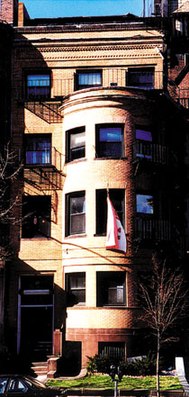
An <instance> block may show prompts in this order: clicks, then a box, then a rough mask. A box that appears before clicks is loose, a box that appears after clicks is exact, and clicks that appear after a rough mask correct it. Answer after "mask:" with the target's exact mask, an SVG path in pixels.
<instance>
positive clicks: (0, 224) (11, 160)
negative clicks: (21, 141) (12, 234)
mask: <svg viewBox="0 0 189 397" xmlns="http://www.w3.org/2000/svg"><path fill="white" fill-rule="evenodd" d="M21 168H22V166H21V164H19V160H18V155H17V154H16V153H15V152H14V151H11V149H10V144H7V145H5V146H3V148H1V150H0V260H4V259H5V258H6V257H7V256H9V255H10V252H11V249H10V246H11V244H10V241H9V239H8V227H10V225H13V224H15V223H16V222H18V211H17V209H18V206H19V187H18V180H17V178H18V175H19V173H20V170H21ZM16 181H17V183H16ZM14 183H16V186H17V187H16V189H15V188H14Z"/></svg>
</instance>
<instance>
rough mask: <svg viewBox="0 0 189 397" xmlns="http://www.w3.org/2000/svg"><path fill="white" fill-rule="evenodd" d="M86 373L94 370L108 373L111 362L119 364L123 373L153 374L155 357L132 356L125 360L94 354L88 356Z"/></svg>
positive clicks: (91, 372) (135, 374)
mask: <svg viewBox="0 0 189 397" xmlns="http://www.w3.org/2000/svg"><path fill="white" fill-rule="evenodd" d="M88 360H89V361H88V364H87V373H88V375H91V374H94V373H95V372H100V373H106V374H107V373H108V374H110V366H111V365H112V364H114V365H116V366H119V369H120V370H121V372H122V373H123V375H132V376H141V375H143V376H144V375H154V374H155V370H156V363H155V358H154V357H153V355H151V354H149V355H148V356H142V357H139V358H137V357H136V358H132V359H128V360H126V361H117V360H111V359H110V358H109V357H107V356H100V355H97V354H96V355H95V356H93V357H88Z"/></svg>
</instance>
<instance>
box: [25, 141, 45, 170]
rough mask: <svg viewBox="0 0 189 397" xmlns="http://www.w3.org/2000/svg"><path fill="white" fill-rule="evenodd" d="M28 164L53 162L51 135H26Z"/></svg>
mask: <svg viewBox="0 0 189 397" xmlns="http://www.w3.org/2000/svg"><path fill="white" fill-rule="evenodd" d="M25 142H26V143H25V147H26V164H27V165H29V164H33V165H34V164H36V165H37V164H38V165H48V164H51V135H50V134H49V135H41V134H37V135H33V134H32V135H26V136H25Z"/></svg>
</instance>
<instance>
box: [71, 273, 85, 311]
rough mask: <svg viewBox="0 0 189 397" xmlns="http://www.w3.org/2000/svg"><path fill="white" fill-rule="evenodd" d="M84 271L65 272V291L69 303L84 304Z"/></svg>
mask: <svg viewBox="0 0 189 397" xmlns="http://www.w3.org/2000/svg"><path fill="white" fill-rule="evenodd" d="M85 288H86V287H85V273H82V272H80V273H79V272H78V273H67V274H66V291H67V293H68V305H69V304H71V305H72V304H80V305H82V304H83V305H84V304H85Z"/></svg>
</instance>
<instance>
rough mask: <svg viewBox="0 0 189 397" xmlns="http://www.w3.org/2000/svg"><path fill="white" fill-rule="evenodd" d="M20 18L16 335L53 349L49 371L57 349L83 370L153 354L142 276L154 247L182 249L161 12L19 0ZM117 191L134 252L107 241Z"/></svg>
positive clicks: (181, 147) (177, 151)
mask: <svg viewBox="0 0 189 397" xmlns="http://www.w3.org/2000/svg"><path fill="white" fill-rule="evenodd" d="M2 4H3V2H2ZM10 4H12V6H13V5H14V4H13V2H10ZM18 15H19V18H18V26H14V27H13V30H14V40H13V44H12V71H11V75H12V86H11V127H10V131H11V141H12V145H13V147H14V148H15V150H16V151H17V152H19V154H20V158H21V159H22V161H23V164H24V166H23V175H22V178H20V180H19V181H18V182H19V183H18V184H17V185H16V187H17V189H18V190H17V191H18V192H19V195H20V202H21V203H22V205H21V206H18V208H17V218H18V220H19V221H20V222H17V223H16V225H14V226H13V227H12V228H11V230H10V237H11V241H13V242H14V243H15V247H16V252H17V255H15V258H13V259H12V261H10V262H9V263H8V264H7V279H6V308H7V309H6V320H5V327H6V343H7V345H8V346H9V349H10V351H12V352H14V353H15V354H17V355H18V356H19V357H24V359H25V358H26V357H27V359H28V360H29V361H32V362H33V361H37V362H39V361H46V360H47V359H48V372H49V376H53V374H54V371H55V370H56V366H55V365H54V363H55V362H56V360H57V359H58V358H59V357H63V360H62V370H63V371H66V370H67V371H68V372H69V371H70V370H72V372H75V373H78V372H79V371H80V369H81V368H84V367H86V364H87V361H88V357H89V356H93V355H95V354H102V355H103V354H104V355H107V354H108V355H109V356H110V357H112V358H115V357H117V358H123V359H124V358H126V357H131V356H134V355H139V354H140V355H141V354H144V353H146V352H147V351H148V346H147V342H145V343H144V341H146V335H147V333H148V331H147V329H145V327H144V324H142V323H141V321H140V320H139V319H140V316H141V311H142V308H141V307H140V305H139V299H138V287H137V283H138V280H139V278H141V277H144V276H145V275H147V273H148V272H149V269H150V264H151V258H152V253H153V251H154V250H155V249H161V250H164V249H166V251H167V252H171V253H172V254H173V255H175V257H178V260H181V259H185V253H186V245H185V242H186V233H185V231H186V224H185V221H186V218H185V208H184V206H183V189H184V186H185V182H186V172H185V166H184V157H185V142H186V131H187V130H186V123H187V119H186V117H185V111H184V110H182V109H180V105H179V106H178V104H177V101H175V98H174V97H173V96H172V94H171V95H170V93H169V91H168V88H167V87H168V86H167V77H168V73H167V70H168V69H167V63H166V60H167V46H166V42H165V34H164V32H162V31H161V30H159V29H157V28H156V27H154V22H153V23H152V24H151V25H150V24H149V20H148V21H147V23H146V21H145V20H144V19H142V18H138V17H135V16H132V15H129V14H128V15H123V16H109V17H80V18H79V17H78V18H57V19H55V20H52V19H29V17H28V14H27V12H26V10H24V6H23V4H22V3H20V4H19V9H18ZM170 73H172V71H171V72H170ZM186 74H187V73H186ZM181 105H182V104H181ZM178 131H179V140H178ZM107 195H108V196H109V198H110V200H111V202H112V204H113V206H114V208H115V210H116V211H117V214H118V216H119V219H120V220H121V223H122V226H123V228H124V230H125V235H126V240H127V250H126V253H125V252H121V251H117V250H113V249H110V250H107V249H106V239H107V229H106V228H107Z"/></svg>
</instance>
